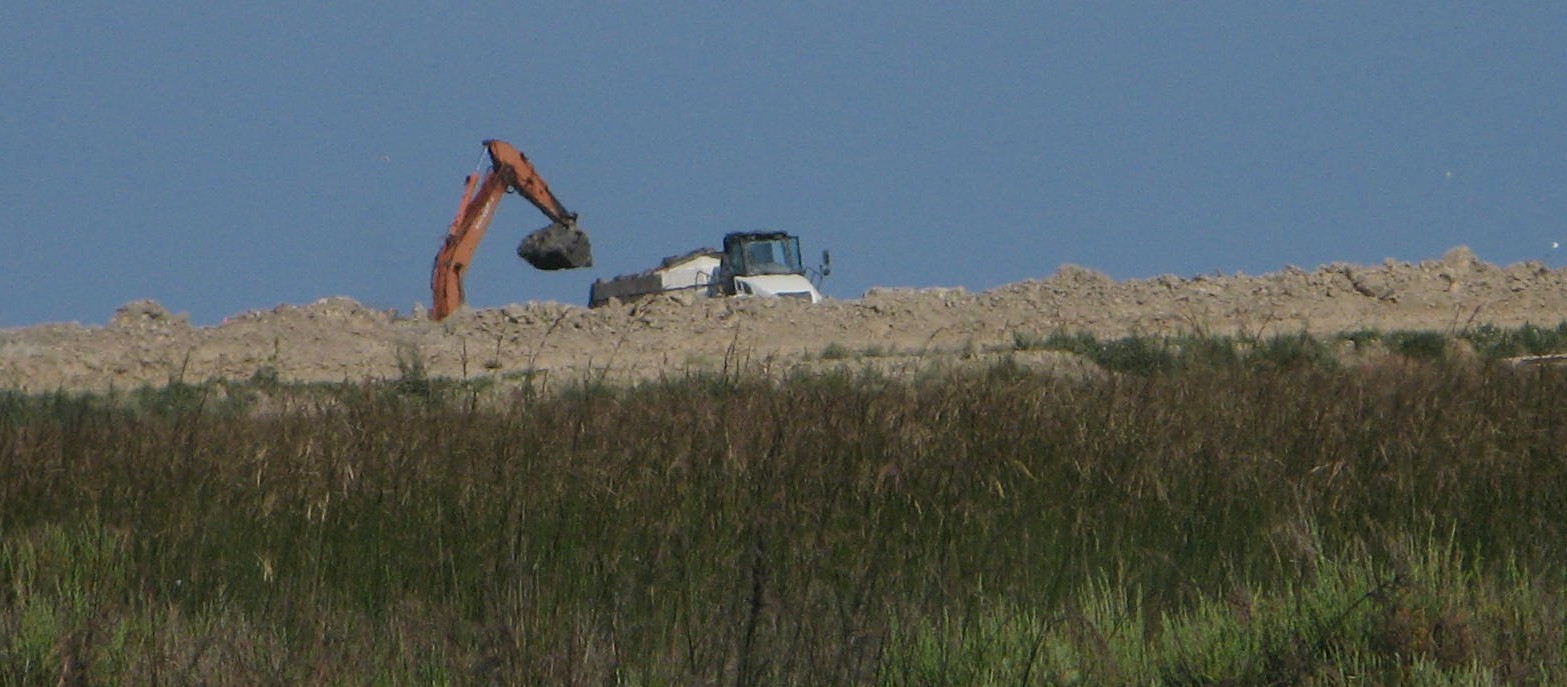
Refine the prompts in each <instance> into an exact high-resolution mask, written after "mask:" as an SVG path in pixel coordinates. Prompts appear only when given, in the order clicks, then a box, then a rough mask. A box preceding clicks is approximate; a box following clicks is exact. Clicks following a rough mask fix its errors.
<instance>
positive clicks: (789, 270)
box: [588, 231, 831, 308]
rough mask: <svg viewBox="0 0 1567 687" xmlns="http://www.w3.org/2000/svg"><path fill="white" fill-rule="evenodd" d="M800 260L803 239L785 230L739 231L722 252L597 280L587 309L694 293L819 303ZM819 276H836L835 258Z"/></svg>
mask: <svg viewBox="0 0 1567 687" xmlns="http://www.w3.org/2000/svg"><path fill="white" fill-rule="evenodd" d="M808 271H811V270H807V268H806V267H805V265H804V264H803V262H802V261H801V259H800V239H799V238H798V237H796V236H792V235H790V234H788V233H785V232H781V231H773V232H737V233H732V234H729V235H727V236H725V237H724V248H723V250H715V249H712V248H703V249H699V250H695V251H692V252H690V253H686V254H684V255H677V256H674V257H670V258H665V259H664V260H663V262H662V263H660V265H659V266H658V267H656V268H653V269H651V270H647V271H645V272H640V273H637V274H628V275H622V276H619V277H615V278H614V279H607V280H606V279H600V280H598V281H595V282H593V288H592V290H591V291H590V292H589V296H588V305H589V306H590V307H595V308H596V307H599V306H601V305H606V304H608V303H610V302H613V301H616V300H619V301H633V300H637V299H640V298H646V297H648V296H653V295H657V294H660V293H669V292H692V293H696V294H697V295H701V296H710V297H721V296H758V297H764V298H765V297H782V298H799V299H803V300H808V301H810V302H812V303H820V302H821V300H822V294H821V291H819V290H818V289H817V288H816V284H814V283H812V281H811V279H810V277H809V276H807V272H808ZM814 271H815V272H816V273H817V275H818V277H826V276H827V275H828V274H829V273H831V258H830V256H829V255H828V254H827V252H826V251H823V252H822V265H821V267H820V268H817V269H816V270H814Z"/></svg>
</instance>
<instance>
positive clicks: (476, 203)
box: [430, 139, 593, 320]
mask: <svg viewBox="0 0 1567 687" xmlns="http://www.w3.org/2000/svg"><path fill="white" fill-rule="evenodd" d="M484 147H485V149H486V150H487V151H489V154H490V163H491V164H490V170H489V171H488V172H487V173H485V174H484V179H483V181H482V182H481V181H480V179H479V174H477V173H474V174H469V175H468V178H467V181H466V185H465V187H464V189H463V195H462V203H461V204H459V206H458V208H457V217H456V219H453V220H452V226H451V228H450V229H449V230H447V233H446V241H445V242H444V243H442V244H441V250H440V252H439V253H437V254H436V255H435V269H434V270H433V272H432V274H431V275H430V289H431V291H432V292H433V293H434V307H432V308H431V310H430V319H432V320H442V319H445V318H446V316H447V315H450V314H452V312H454V311H456V310H457V309H458V308H459V307H462V304H463V301H464V298H463V290H462V280H463V276H464V275H465V274H466V273H467V271H468V264H469V263H470V262H472V261H473V254H474V252H475V251H476V250H477V249H478V247H479V240H480V239H482V238H484V232H485V231H486V230H488V229H489V228H490V220H492V219H493V218H494V217H495V206H496V205H498V204H500V200H501V197H502V196H504V195H506V192H507V191H515V192H516V193H517V194H518V195H521V196H522V197H524V198H527V199H528V202H530V203H533V206H534V207H536V208H538V209H539V211H540V212H542V213H544V216H545V217H548V218H549V219H550V225H549V226H547V227H544V228H543V229H540V230H538V231H535V232H533V233H532V234H529V235H528V237H527V238H525V239H523V241H522V243H521V244H520V245H518V247H517V255H518V256H520V257H521V258H522V259H524V260H527V261H528V264H531V265H533V266H534V267H536V268H538V269H541V270H562V269H573V268H577V267H588V266H590V265H592V264H593V250H592V247H591V246H590V245H589V243H588V235H587V234H586V233H585V232H583V231H582V230H581V229H578V228H577V213H574V212H570V211H568V210H566V207H565V206H563V205H561V203H560V201H559V200H557V199H556V198H555V194H553V193H550V187H549V185H548V184H546V183H544V178H543V177H541V176H539V173H538V171H537V170H535V169H534V168H533V163H531V162H528V158H527V157H525V156H524V155H523V154H522V152H521V151H519V150H517V149H516V148H515V147H513V146H512V145H511V144H510V143H507V142H505V141H498V140H493V139H492V140H488V141H485V142H484ZM475 188H477V192H476V191H475Z"/></svg>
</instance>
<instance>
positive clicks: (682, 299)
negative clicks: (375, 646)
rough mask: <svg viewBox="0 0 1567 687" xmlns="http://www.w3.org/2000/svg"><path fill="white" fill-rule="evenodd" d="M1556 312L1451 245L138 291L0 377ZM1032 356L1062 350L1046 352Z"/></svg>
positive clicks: (440, 366) (541, 367) (1562, 284)
mask: <svg viewBox="0 0 1567 687" xmlns="http://www.w3.org/2000/svg"><path fill="white" fill-rule="evenodd" d="M1564 313H1567V271H1564V270H1551V269H1549V268H1547V267H1546V266H1544V265H1543V264H1540V263H1533V262H1527V263H1520V264H1517V265H1512V266H1510V267H1505V268H1504V267H1498V266H1495V265H1491V264H1488V263H1485V262H1483V261H1481V260H1480V259H1479V258H1477V257H1476V256H1475V255H1474V254H1473V253H1472V252H1470V251H1469V250H1468V249H1467V248H1462V247H1460V248H1455V249H1453V250H1452V251H1449V252H1448V253H1447V254H1446V255H1445V256H1443V257H1442V259H1440V260H1433V261H1426V262H1420V263H1413V264H1412V263H1405V262H1398V261H1394V260H1388V261H1385V262H1383V263H1382V264H1381V265H1374V266H1364V265H1350V264H1344V263H1334V264H1331V265H1326V266H1323V267H1319V268H1317V269H1315V270H1313V271H1309V272H1308V271H1306V270H1303V269H1300V268H1296V267H1288V268H1286V269H1283V270H1281V271H1279V272H1275V273H1271V274H1266V275H1261V276H1247V275H1241V274H1235V275H1228V276H1226V275H1211V276H1210V275H1203V276H1196V277H1175V276H1161V277H1155V278H1152V279H1139V280H1129V281H1119V282H1118V281H1115V280H1113V279H1111V278H1109V277H1107V276H1105V275H1104V274H1102V273H1099V272H1096V271H1094V270H1091V269H1087V268H1083V267H1078V266H1074V265H1066V266H1063V267H1061V268H1060V269H1059V270H1057V271H1056V273H1055V274H1054V275H1052V276H1050V277H1049V278H1046V279H1039V280H1030V281H1024V282H1019V283H1015V284H1009V285H1006V286H1002V287H999V288H996V289H993V290H990V291H986V292H982V293H970V292H968V291H965V290H964V289H957V288H938V289H885V288H876V289H871V290H870V291H868V292H867V293H866V294H865V295H864V296H863V297H862V298H860V299H859V300H842V301H828V302H826V303H822V304H817V305H811V304H809V303H802V302H799V301H796V300H793V299H776V300H766V299H749V298H732V299H716V300H707V299H698V298H693V297H691V296H690V295H679V296H676V295H670V296H663V297H660V298H654V299H650V300H645V301H640V302H636V303H630V304H618V305H611V306H608V307H604V308H598V309H593V310H589V309H587V308H583V307H578V306H571V305H562V304H559V303H549V302H542V303H528V304H523V305H510V306H506V307H503V308H493V309H485V310H463V311H460V312H458V313H456V314H454V315H452V316H451V317H449V318H447V319H446V320H445V321H443V322H439V323H435V322H430V321H429V320H427V319H425V315H424V313H423V312H422V310H418V309H416V311H415V312H414V313H412V314H399V313H396V312H390V311H379V310H373V309H370V308H366V307H365V306H363V305H361V304H359V303H358V302H356V301H354V300H352V299H348V298H328V299H325V300H321V301H317V302H315V303H311V304H309V305H305V306H298V307H296V306H287V305H285V306H279V307H277V308H273V309H271V310H265V311H251V312H246V313H243V314H240V315H237V316H235V317H232V318H229V319H228V320H226V321H224V322H223V323H221V324H219V325H216V326H212V327H196V326H192V325H191V324H190V323H189V322H188V320H187V318H185V317H183V316H180V315H176V314H173V313H171V312H169V311H168V310H167V309H165V308H164V307H163V306H162V305H160V304H158V303H156V302H152V301H136V302H133V303H130V304H127V305H126V306H124V307H122V308H121V309H120V310H119V311H118V312H117V313H116V314H115V316H114V318H113V320H112V321H111V322H110V323H109V324H108V325H107V326H103V327H84V326H81V325H76V324H48V325H41V326H36V327H28V328H21V329H11V330H4V331H0V388H11V389H22V390H28V391H52V390H56V389H67V390H106V389H111V388H118V389H126V388H132V387H136V386H140V385H144V384H152V385H158V384H165V383H168V382H169V381H171V380H181V381H187V382H197V381H204V380H208V379H212V378H228V379H246V378H252V377H258V378H267V379H278V380H283V381H333V382H335V381H345V380H346V381H358V380H366V379H397V378H401V377H405V376H408V375H414V374H419V375H429V376H432V377H436V376H441V377H454V378H466V377H475V376H480V375H494V376H498V377H500V378H502V379H506V378H515V377H520V376H523V375H529V376H531V377H532V378H534V379H538V378H539V376H540V375H543V376H545V377H549V378H554V379H576V378H579V377H580V376H582V375H593V376H595V377H605V378H613V379H648V378H656V377H659V376H661V375H680V374H685V373H687V372H699V371H714V370H723V369H735V368H736V367H742V366H743V367H746V368H751V369H763V370H769V371H775V372H776V371H787V370H790V369H795V368H799V367H809V368H817V367H820V366H822V365H824V364H843V363H844V362H845V361H849V362H852V363H853V364H855V365H860V364H872V365H878V366H887V367H891V368H898V367H899V366H906V365H911V364H914V363H920V364H924V363H928V362H930V361H932V360H934V359H938V358H940V357H942V356H948V357H953V358H954V359H962V358H966V357H972V356H973V355H975V354H976V353H983V352H985V351H994V350H1004V349H1006V348H1008V347H1010V346H1011V344H1012V343H1013V342H1014V341H1015V340H1017V338H1019V337H1037V336H1042V335H1046V334H1049V333H1052V332H1056V331H1070V332H1078V331H1082V332H1089V333H1092V334H1095V335H1097V336H1101V337H1114V336H1126V335H1130V334H1176V333H1207V334H1244V335H1270V334H1278V333H1293V332H1299V331H1306V332H1312V333H1317V334H1328V333H1336V332H1344V331H1354V330H1361V329H1372V330H1381V331H1389V330H1399V329H1420V330H1438V331H1457V330H1461V329H1463V328H1466V327H1471V326H1476V325H1480V324H1495V325H1498V326H1503V327H1511V326H1517V325H1520V324H1524V323H1528V322H1533V323H1536V324H1544V325H1555V324H1556V323H1558V322H1560V321H1562V320H1563V319H1564V317H1567V315H1564ZM1037 362H1038V363H1039V364H1042V365H1051V366H1057V367H1071V363H1067V362H1063V361H1062V360H1060V359H1058V358H1056V357H1051V356H1043V357H1040V360H1039V361H1037Z"/></svg>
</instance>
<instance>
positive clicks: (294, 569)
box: [0, 340, 1567, 685]
mask: <svg viewBox="0 0 1567 687" xmlns="http://www.w3.org/2000/svg"><path fill="white" fill-rule="evenodd" d="M1309 344H1310V342H1309V341H1305V340H1301V341H1294V342H1291V341H1287V340H1281V342H1279V343H1277V344H1276V345H1277V346H1278V347H1279V349H1278V350H1277V351H1275V352H1274V353H1273V354H1271V355H1272V356H1273V357H1271V358H1269V359H1270V360H1289V361H1294V362H1293V363H1292V364H1267V365H1254V364H1231V363H1225V362H1222V361H1223V360H1225V359H1226V358H1225V357H1224V356H1223V355H1220V354H1216V353H1214V351H1221V352H1222V348H1223V347H1222V346H1216V345H1214V344H1212V342H1210V343H1209V344H1207V345H1208V346H1209V348H1208V349H1207V350H1208V351H1209V352H1208V353H1205V354H1204V355H1205V356H1207V358H1206V359H1208V360H1212V361H1219V362H1212V363H1210V364H1207V365H1194V364H1183V365H1180V366H1169V367H1153V368H1148V369H1146V370H1144V371H1143V372H1139V373H1134V374H1122V375H1113V376H1109V377H1106V378H1103V379H1091V380H1084V379H1075V380H1066V379H1060V378H1053V377H1049V376H1043V375H1039V374H1034V373H1030V372H1029V371H1028V370H1026V369H1022V368H1020V367H1017V366H1004V367H998V368H996V369H995V370H992V371H991V372H990V373H978V374H972V373H962V374H959V373H953V374H950V375H927V376H921V377H918V378H908V379H904V378H888V377H884V376H877V375H874V374H870V373H865V374H858V375H856V374H847V373H841V372H834V373H827V374H822V375H814V376H799V377H794V378H790V379H786V380H782V381H776V380H768V379H762V378H747V377H735V376H728V377H723V378H710V377H696V376H693V377H686V378H680V379H673V380H667V381H663V382H660V383H657V384H647V385H643V386H637V387H624V388H621V387H609V386H603V385H598V384H584V385H581V386H578V387H572V388H570V389H568V390H566V391H564V392H562V393H556V394H532V393H519V394H517V395H515V396H514V397H513V398H512V401H511V402H510V403H509V404H501V405H499V406H497V405H494V404H489V405H487V404H481V403H475V402H472V401H473V398H472V396H471V395H467V394H466V393H465V389H464V388H463V387H461V386H459V385H443V384H431V383H425V384H418V385H410V384H402V385H400V384H395V383H392V384H386V385H368V386H343V387H336V388H313V389H309V390H294V391H292V392H291V391H290V390H288V389H281V390H280V389H277V388H270V389H269V390H268V391H267V393H272V394H278V393H285V394H286V393H297V394H298V397H297V398H294V399H292V400H291V401H290V402H289V403H286V404H277V403H271V404H270V405H267V406H266V407H267V408H269V410H268V411H267V412H259V411H258V408H260V407H261V406H259V405H257V404H259V403H262V401H263V400H264V399H258V396H257V393H256V390H255V389H251V388H247V387H245V386H243V385H236V386H233V387H227V386H221V385H200V386H188V387H187V386H176V387H170V388H168V389H165V390H161V391H152V390H147V391H142V392H139V393H138V394H134V395H130V396H127V397H119V398H103V397H89V396H72V395H66V394H55V395H47V396H19V395H9V396H3V397H0V537H3V538H0V683H4V684H52V683H57V682H66V683H70V684H89V683H97V682H130V683H165V682H169V683H195V682H204V683H210V684H300V683H306V684H326V683H354V684H360V683H385V684H432V683H435V684H605V683H618V684H647V685H654V684H658V685H667V684H724V685H751V684H813V685H814V684H876V685H915V684H920V685H928V684H967V685H972V684H1084V685H1089V684H1092V685H1115V684H1126V685H1147V684H1162V685H1197V684H1234V685H1250V684H1320V685H1337V684H1349V683H1354V682H1357V681H1359V682H1365V683H1381V684H1388V683H1400V684H1492V683H1499V682H1502V683H1514V684H1549V683H1552V682H1554V681H1559V680H1560V679H1561V675H1562V674H1563V672H1564V665H1563V657H1564V638H1563V635H1562V632H1561V630H1560V629H1559V628H1560V625H1561V623H1560V620H1561V618H1562V617H1563V613H1564V612H1567V605H1564V603H1563V600H1564V597H1563V595H1562V592H1563V589H1564V585H1563V583H1564V581H1567V580H1564V574H1563V573H1562V572H1561V571H1562V570H1564V569H1567V568H1564V563H1567V552H1564V550H1563V548H1562V546H1561V544H1560V542H1563V541H1567V531H1564V530H1567V498H1563V497H1562V496H1561V495H1562V494H1563V493H1567V492H1564V488H1567V463H1564V461H1563V458H1564V455H1563V454H1564V447H1567V405H1564V404H1562V403H1561V402H1560V399H1561V398H1562V397H1563V394H1564V392H1567V372H1564V371H1562V370H1560V369H1556V368H1548V367H1541V368H1532V369H1522V370H1520V369H1514V368H1511V367H1506V366H1502V365H1488V364H1483V363H1472V362H1463V361H1451V360H1448V359H1446V358H1445V357H1444V358H1430V357H1423V356H1404V357H1394V358H1389V359H1387V360H1385V361H1384V362H1383V363H1382V364H1377V365H1356V366H1346V365H1339V364H1330V363H1327V362H1323V361H1322V360H1321V359H1320V358H1317V357H1315V356H1314V354H1311V353H1310V351H1311V350H1312V349H1311V348H1310V345H1309ZM1123 346H1124V349H1123V350H1122V351H1121V352H1122V353H1123V354H1127V352H1128V351H1130V352H1131V353H1136V352H1137V351H1138V350H1152V349H1151V348H1145V349H1137V348H1135V346H1134V345H1133V344H1123ZM1187 350H1197V349H1195V348H1193V347H1190V346H1189V347H1188V349H1187ZM275 386H276V385H275V384H274V385H273V387H275ZM273 400H274V401H275V399H273ZM277 408H285V410H277Z"/></svg>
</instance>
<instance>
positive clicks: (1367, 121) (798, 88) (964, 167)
mask: <svg viewBox="0 0 1567 687" xmlns="http://www.w3.org/2000/svg"><path fill="white" fill-rule="evenodd" d="M457 7H458V9H438V8H436V7H434V4H433V3H408V2H401V1H394V2H380V3H337V2H331V3H243V4H238V3H215V4H214V3H205V2H204V3H180V2H157V3H59V4H56V3H24V6H22V7H18V6H15V5H12V6H8V7H7V8H6V9H4V10H0V46H3V47H0V102H3V103H5V105H4V107H3V108H0V237H3V240H4V249H3V250H0V291H3V292H4V293H5V294H6V296H7V297H6V298H5V299H4V300H3V301H0V327H11V326H20V325H29V324H36V323H40V322H53V321H79V322H83V323H101V322H104V321H106V320H107V319H108V318H109V317H110V316H112V314H113V312H114V310H115V308H117V307H118V306H120V305H121V304H124V303H126V302H129V301H132V300H136V299H140V298H153V299H156V300H158V301H160V302H162V303H163V304H164V306H165V307H167V308H169V309H170V310H172V311H175V312H183V313H189V314H190V315H191V317H192V319H193V320H194V321H195V322H197V323H200V324H211V323H216V322H219V321H221V320H222V319H223V318H224V317H227V316H231V315H236V314H239V313H241V312H244V311H246V310H253V309H265V308H271V307H273V306H276V305H278V304H281V303H291V304H304V303H308V302H311V301H314V300H316V299H319V298H324V297H328V296H338V295H342V296H349V297H352V298H355V299H358V300H360V301H362V302H364V303H365V304H367V305H369V306H372V307H376V308H396V309H399V310H401V311H403V312H408V311H410V310H411V309H412V307H413V305H414V303H416V302H423V303H428V301H429V297H430V295H429V292H428V290H429V283H428V282H429V268H430V262H431V260H432V258H433V257H434V255H435V251H436V249H437V248H438V246H439V244H440V240H441V237H442V236H443V235H444V233H445V231H446V226H447V224H448V223H449V222H450V221H451V217H452V215H453V213H454V212H455V211H456V207H457V203H458V199H459V196H460V195H461V191H462V178H463V176H464V175H465V174H467V173H468V172H470V171H473V170H474V169H475V167H476V165H477V164H478V163H479V162H480V160H481V155H482V151H481V147H480V142H481V141H482V140H483V139H486V138H502V139H506V140H509V141H511V142H512V143H514V144H516V145H517V146H518V147H519V148H521V149H522V150H523V151H524V152H526V153H527V154H528V156H529V157H530V158H531V159H532V160H533V162H534V163H535V164H536V165H537V167H538V168H539V170H540V171H541V173H542V174H543V175H544V176H545V178H546V179H547V180H548V181H549V183H550V185H551V186H552V188H553V189H554V190H555V191H556V193H557V194H558V195H559V196H560V198H561V200H562V201H563V202H564V203H565V204H566V206H567V207H568V208H570V209H572V210H574V211H576V212H578V213H580V215H581V217H582V226H583V227H584V228H585V229H586V230H587V231H589V232H590V234H591V235H592V236H593V239H594V246H595V259H596V264H595V266H594V267H592V268H588V269H585V270H576V271H564V272H553V273H547V272H540V271H537V270H533V269H531V268H529V267H527V266H526V265H525V264H524V263H522V262H521V261H520V260H518V259H517V257H516V255H515V252H514V251H515V248H516V244H517V242H518V241H519V240H520V239H521V238H522V237H523V236H524V235H525V234H526V233H528V232H529V231H531V230H533V229H536V228H538V227H540V226H543V225H544V224H545V223H546V222H545V219H544V218H543V217H542V216H540V215H539V214H538V212H537V211H536V210H534V208H533V207H532V206H530V205H528V204H527V203H526V202H524V201H522V200H521V199H520V198H515V197H513V198H509V199H508V200H506V201H504V202H503V205H502V207H501V210H500V212H499V213H498V215H497V217H496V221H495V224H494V225H493V226H492V227H491V229H490V233H489V235H488V236H487V238H486V239H485V243H484V245H483V246H481V248H480V251H479V256H478V258H477V260H476V261H475V263H474V265H473V267H472V269H471V271H470V273H469V276H468V279H467V282H466V286H467V292H468V295H469V302H470V304H472V305H476V306H480V307H490V306H498V305H503V304H507V303H520V302H526V301H529V300H556V301H561V302H566V303H578V304H580V303H585V302H586V299H587V294H588V286H589V284H590V283H591V282H592V280H593V279H594V278H597V277H609V276H613V275H615V274H620V273H625V272H633V271H637V270H640V269H643V268H646V267H650V266H652V265H653V264H654V263H655V262H656V261H657V260H658V259H659V258H661V257H663V256H665V255H670V254H675V253H680V252H684V251H686V250H689V249H692V248H696V247H699V246H704V245H717V243H718V241H719V239H720V237H721V236H722V235H723V234H724V233H726V232H729V231H739V230H762V229H781V230H786V231H790V232H794V233H796V234H799V235H800V236H801V237H802V240H803V242H804V245H805V249H806V252H807V254H808V255H811V256H815V255H817V254H819V252H820V250H821V249H824V248H826V249H830V250H831V251H832V253H833V267H834V273H833V275H832V276H831V277H830V278H829V279H828V280H827V283H826V285H825V290H826V291H827V292H828V294H829V295H831V296H835V297H838V298H857V297H859V295H860V294H861V293H863V291H864V290H865V289H866V288H868V287H870V286H874V285H885V286H964V287H967V288H969V289H973V290H981V289H986V288H990V287H994V286H997V285H1000V284H1004V283H1008V282H1012V281H1017V280H1022V279H1028V278H1036V277H1045V276H1048V275H1049V274H1051V273H1052V272H1054V271H1055V269H1056V268H1057V267H1058V266H1060V265H1061V264H1063V263H1073V264H1078V265H1083V266H1086V267H1091V268H1094V269H1098V270H1101V271H1103V272H1106V273H1108V274H1110V275H1112V276H1114V277H1117V278H1133V277H1151V276H1156V275H1159V274H1176V275H1180V276H1191V275H1196V274H1204V273H1212V272H1214V271H1216V270H1217V271H1221V272H1225V273H1233V272H1237V271H1239V272H1245V273H1248V274H1256V273H1262V272H1268V271H1273V270H1277V269H1280V268H1282V267H1284V266H1286V265H1297V266H1302V267H1308V268H1309V267H1313V266H1316V265H1318V264H1322V263H1326V262H1333V261H1340V260H1342V261H1350V262H1360V263H1375V262H1379V261H1381V260H1382V259H1383V258H1386V257H1392V258H1396V259H1399V260H1408V261H1417V260H1422V259H1431V258H1436V257H1439V256H1440V255H1441V254H1442V253H1443V252H1445V251H1446V250H1447V249H1448V248H1451V247H1453V246H1455V245H1459V244H1465V245H1468V246H1470V247H1471V248H1473V249H1474V250H1475V251H1476V252H1477V253H1479V254H1480V256H1481V257H1482V258H1484V259H1487V260H1489V261H1492V262H1498V263H1502V264H1509V263H1512V262H1517V261H1521V260H1531V259H1545V260H1547V261H1548V262H1549V263H1550V264H1552V266H1559V265H1560V264H1562V262H1564V261H1567V256H1563V255H1558V253H1557V252H1556V251H1552V250H1551V244H1552V242H1553V241H1562V242H1564V243H1567V227H1564V226H1563V218H1564V217H1567V97H1564V96H1567V93H1564V88H1567V87H1564V86H1563V84H1564V83H1567V78H1564V77H1567V4H1562V3H1484V4H1480V3H1475V4H1459V3H1394V2H1388V3H1362V2H1354V3H1350V2H1312V3H1261V2H1215V3H1152V2H1146V3H1145V2H1092V3H1023V2H1009V3H914V2H899V3H878V2H861V3H790V4H787V5H784V4H781V3H753V2H740V3H732V2H731V3H716V2H715V3H706V2H703V3H697V2H687V3H679V4H675V3H516V2H512V3H485V4H464V5H458V6H457Z"/></svg>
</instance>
